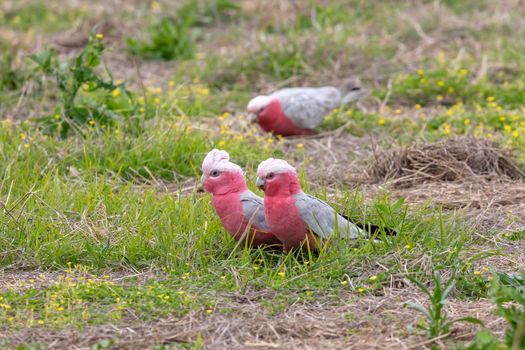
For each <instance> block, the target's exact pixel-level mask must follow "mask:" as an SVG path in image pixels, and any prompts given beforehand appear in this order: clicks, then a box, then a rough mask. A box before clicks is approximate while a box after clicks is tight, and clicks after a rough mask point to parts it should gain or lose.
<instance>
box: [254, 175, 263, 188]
mask: <svg viewBox="0 0 525 350" xmlns="http://www.w3.org/2000/svg"><path fill="white" fill-rule="evenodd" d="M255 184H256V185H257V187H258V188H259V189H261V190H263V191H264V180H263V179H261V178H260V177H258V176H257V180H255Z"/></svg>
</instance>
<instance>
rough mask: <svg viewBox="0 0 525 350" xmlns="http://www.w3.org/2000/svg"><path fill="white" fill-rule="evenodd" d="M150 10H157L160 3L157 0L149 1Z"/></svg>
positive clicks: (159, 8)
mask: <svg viewBox="0 0 525 350" xmlns="http://www.w3.org/2000/svg"><path fill="white" fill-rule="evenodd" d="M151 10H152V11H153V12H159V11H160V10H161V7H160V4H159V3H158V2H157V1H153V2H152V3H151Z"/></svg>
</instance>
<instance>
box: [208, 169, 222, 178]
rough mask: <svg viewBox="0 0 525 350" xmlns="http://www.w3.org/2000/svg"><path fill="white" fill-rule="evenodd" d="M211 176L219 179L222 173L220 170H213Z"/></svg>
mask: <svg viewBox="0 0 525 350" xmlns="http://www.w3.org/2000/svg"><path fill="white" fill-rule="evenodd" d="M210 175H211V176H212V177H217V176H219V175H220V171H219V170H212V171H211V172H210Z"/></svg>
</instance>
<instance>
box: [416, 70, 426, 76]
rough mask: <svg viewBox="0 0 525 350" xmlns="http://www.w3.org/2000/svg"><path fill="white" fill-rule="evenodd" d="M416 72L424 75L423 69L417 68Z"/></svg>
mask: <svg viewBox="0 0 525 350" xmlns="http://www.w3.org/2000/svg"><path fill="white" fill-rule="evenodd" d="M417 74H419V75H424V74H425V71H424V70H423V69H418V70H417Z"/></svg>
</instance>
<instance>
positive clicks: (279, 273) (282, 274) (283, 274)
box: [277, 271, 286, 277]
mask: <svg viewBox="0 0 525 350" xmlns="http://www.w3.org/2000/svg"><path fill="white" fill-rule="evenodd" d="M277 274H278V275H279V276H281V277H284V276H285V275H286V273H285V272H284V271H281V272H277Z"/></svg>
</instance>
